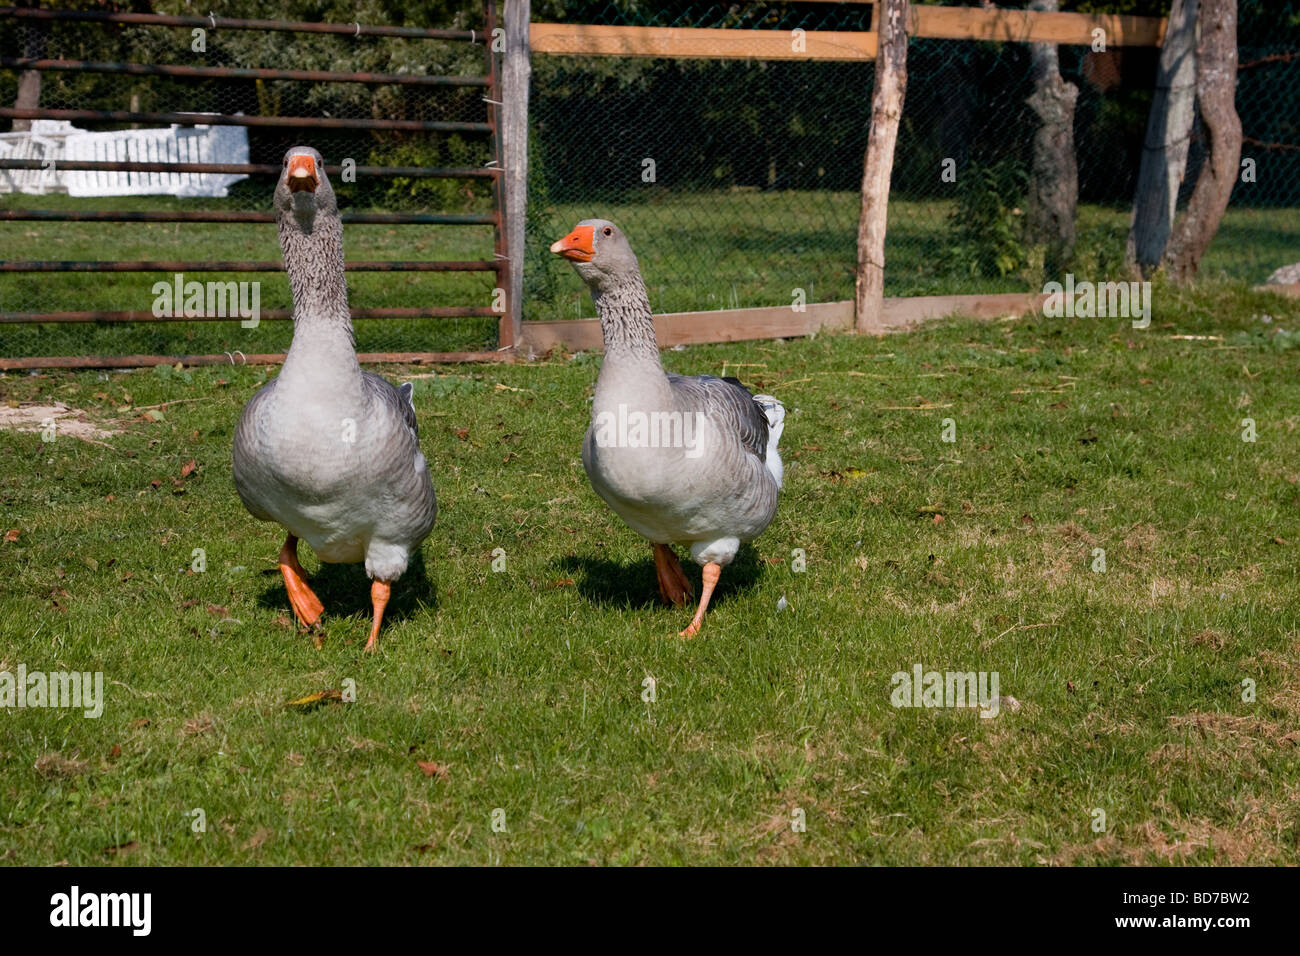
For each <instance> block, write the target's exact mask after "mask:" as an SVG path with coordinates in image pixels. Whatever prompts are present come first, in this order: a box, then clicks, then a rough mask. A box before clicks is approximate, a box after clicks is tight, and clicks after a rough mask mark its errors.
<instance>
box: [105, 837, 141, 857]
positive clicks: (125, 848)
mask: <svg viewBox="0 0 1300 956" xmlns="http://www.w3.org/2000/svg"><path fill="white" fill-rule="evenodd" d="M138 849H140V841H138V840H129V841H127V842H126V843H119V844H118V845H117V846H106V847H104V855H105V856H126V855H127V854H128V853H134V852H135V851H136V850H138Z"/></svg>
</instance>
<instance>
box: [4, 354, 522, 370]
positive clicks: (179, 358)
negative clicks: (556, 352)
mask: <svg viewBox="0 0 1300 956" xmlns="http://www.w3.org/2000/svg"><path fill="white" fill-rule="evenodd" d="M284 356H285V353H283V352H271V353H257V354H253V355H245V354H244V353H243V352H231V353H227V352H218V353H216V354H215V355H71V356H64V355H59V356H38V357H35V358H3V357H0V371H4V372H13V371H18V370H25V369H39V368H148V367H149V366H151V365H175V364H176V363H177V362H180V363H181V364H182V365H189V366H195V365H279V364H281V363H282V362H283V361H284ZM515 360H516V357H515V355H514V353H513V352H358V353H357V361H359V362H360V363H361V364H362V365H380V364H384V363H388V362H400V363H402V364H405V365H457V364H459V363H462V362H484V363H486V362H507V363H508V362H514V361H515Z"/></svg>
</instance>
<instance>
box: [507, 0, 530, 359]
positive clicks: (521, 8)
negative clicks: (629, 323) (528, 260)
mask: <svg viewBox="0 0 1300 956" xmlns="http://www.w3.org/2000/svg"><path fill="white" fill-rule="evenodd" d="M529 6H530V4H529V0H506V4H505V28H506V48H505V59H504V61H503V63H502V67H501V99H502V102H503V103H504V104H505V106H504V107H503V109H502V125H501V139H502V142H501V146H502V150H501V151H502V158H503V162H504V164H505V172H504V173H502V174H501V175H502V176H503V177H504V180H505V183H504V185H505V200H506V203H505V205H506V210H505V213H506V221H505V230H506V249H507V250H508V252H509V255H510V268H509V280H510V288H509V289H507V290H506V308H507V309H508V314H509V320H510V328H511V330H512V339H511V341H512V342H518V341H519V337H520V333H521V327H522V323H523V307H524V243H525V241H526V229H525V224H526V218H527V212H528V79H529V77H530V76H531V75H532V71H533V68H532V62H531V61H530V59H529V48H528V20H529V16H530V12H529Z"/></svg>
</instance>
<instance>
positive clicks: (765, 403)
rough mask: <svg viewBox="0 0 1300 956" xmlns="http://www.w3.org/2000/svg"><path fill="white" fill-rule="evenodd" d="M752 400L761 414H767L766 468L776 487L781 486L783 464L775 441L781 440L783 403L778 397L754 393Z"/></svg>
mask: <svg viewBox="0 0 1300 956" xmlns="http://www.w3.org/2000/svg"><path fill="white" fill-rule="evenodd" d="M754 401H755V402H757V403H758V405H759V407H760V408H762V409H763V414H764V415H765V416H767V455H766V457H765V459H764V461H765V464H766V465H767V470H768V471H770V472H771V473H772V477H773V478H775V479H776V484H777V487H778V488H779V487H780V486H781V480H782V478H783V477H784V475H785V465H784V464H783V463H782V461H781V453H780V452H779V451H777V447H776V446H777V443H778V442H780V441H781V432H782V431H784V430H785V405H783V404H782V403H781V400H780V399H779V398H776V397H774V396H772V395H755V396H754Z"/></svg>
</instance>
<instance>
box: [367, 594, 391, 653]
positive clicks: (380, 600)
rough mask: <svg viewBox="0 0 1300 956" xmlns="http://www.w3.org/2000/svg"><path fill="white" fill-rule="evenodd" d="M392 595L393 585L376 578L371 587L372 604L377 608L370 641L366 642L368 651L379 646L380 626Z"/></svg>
mask: <svg viewBox="0 0 1300 956" xmlns="http://www.w3.org/2000/svg"><path fill="white" fill-rule="evenodd" d="M392 593H393V588H392V585H390V584H389V583H388V582H387V581H381V580H379V579H378V578H375V580H374V581H373V582H372V583H371V585H370V603H371V604H373V605H374V607H375V623H374V624H373V625H372V626H371V628H370V640H368V641H366V650H368V651H373V650H374V649H375V648H376V647H378V646H379V625H380V624H382V623H383V622H384V608H386V607H388V598H389V595H391V594H392Z"/></svg>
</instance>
